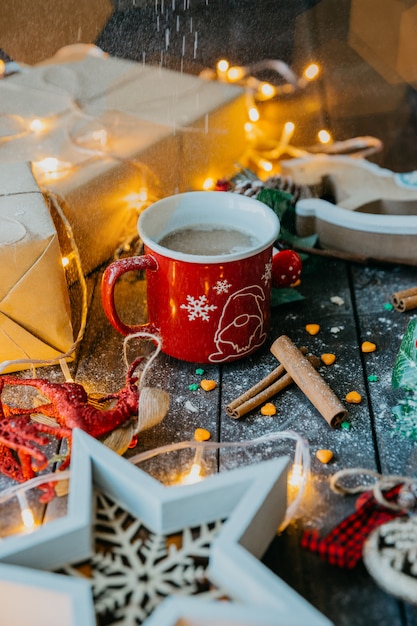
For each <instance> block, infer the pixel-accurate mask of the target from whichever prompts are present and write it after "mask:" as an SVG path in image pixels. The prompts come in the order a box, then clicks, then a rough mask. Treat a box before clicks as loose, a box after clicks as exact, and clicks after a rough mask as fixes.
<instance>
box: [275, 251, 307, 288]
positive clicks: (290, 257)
mask: <svg viewBox="0 0 417 626" xmlns="http://www.w3.org/2000/svg"><path fill="white" fill-rule="evenodd" d="M302 266H303V264H302V261H301V259H300V256H299V255H298V254H297V253H296V252H294V250H281V251H280V252H277V253H276V254H274V256H273V257H272V286H273V287H289V286H290V285H293V284H294V283H296V282H297V280H298V279H299V278H300V276H301V270H302Z"/></svg>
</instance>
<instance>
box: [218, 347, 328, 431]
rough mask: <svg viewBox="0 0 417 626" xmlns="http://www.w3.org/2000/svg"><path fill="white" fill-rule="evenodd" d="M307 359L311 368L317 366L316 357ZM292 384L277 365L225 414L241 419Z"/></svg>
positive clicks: (282, 369) (304, 351)
mask: <svg viewBox="0 0 417 626" xmlns="http://www.w3.org/2000/svg"><path fill="white" fill-rule="evenodd" d="M302 350H303V352H302V354H305V353H306V349H305V348H303V349H302ZM300 351H301V350H300ZM307 359H308V360H309V361H310V362H311V364H312V365H313V367H318V366H319V363H320V360H319V359H318V358H317V357H315V356H313V355H309V356H308V357H307ZM292 382H294V381H293V379H292V378H291V376H290V375H289V374H288V373H286V372H285V369H284V367H283V366H282V365H279V366H278V367H276V368H275V369H274V370H272V372H271V373H270V374H269V375H268V376H266V377H265V378H263V379H262V380H260V381H259V382H258V383H256V385H254V386H253V387H251V388H250V389H248V391H246V392H245V393H244V394H242V395H241V396H239V398H236V399H235V400H233V402H231V403H230V404H228V405H227V407H226V412H227V414H228V415H229V417H233V418H234V419H239V417H243V416H244V415H246V414H247V413H250V411H252V410H253V409H256V407H258V406H260V405H261V404H264V403H265V402H267V400H269V399H270V398H272V396H275V395H276V394H277V393H279V392H280V391H282V390H283V389H285V388H286V387H288V385H290V384H291V383H292ZM257 392H258V393H257Z"/></svg>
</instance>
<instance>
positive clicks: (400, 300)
mask: <svg viewBox="0 0 417 626" xmlns="http://www.w3.org/2000/svg"><path fill="white" fill-rule="evenodd" d="M391 302H392V304H393V305H394V309H395V310H396V311H399V312H400V313H404V311H411V310H412V309H416V308H417V287H411V289H404V290H403V291H397V292H396V293H393V294H392V296H391Z"/></svg>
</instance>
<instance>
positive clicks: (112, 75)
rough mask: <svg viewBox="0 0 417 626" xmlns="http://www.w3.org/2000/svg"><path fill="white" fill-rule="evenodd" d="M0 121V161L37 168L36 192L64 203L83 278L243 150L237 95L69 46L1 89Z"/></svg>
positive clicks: (241, 101) (229, 88)
mask: <svg viewBox="0 0 417 626" xmlns="http://www.w3.org/2000/svg"><path fill="white" fill-rule="evenodd" d="M75 52H77V55H75ZM74 58H76V59H77V60H74ZM0 114H3V116H2V117H3V123H5V122H6V120H8V122H9V126H10V136H9V137H8V141H7V142H3V145H2V147H1V151H0V161H3V162H5V161H7V162H12V161H14V162H17V161H31V162H33V172H34V175H35V178H36V180H37V182H38V184H39V185H40V186H41V187H42V188H44V189H46V190H48V191H50V192H53V193H54V194H56V196H57V197H58V198H59V199H60V201H61V205H62V208H63V209H64V212H65V214H66V217H67V218H68V219H69V221H70V223H71V225H72V228H73V231H74V236H75V240H76V242H77V245H78V248H79V251H80V255H81V260H82V264H83V269H84V272H85V273H89V272H90V271H92V270H93V269H95V268H96V267H98V266H99V265H100V264H102V263H104V262H106V261H107V260H108V259H109V258H111V256H112V255H113V253H114V251H115V250H116V249H117V248H118V247H119V246H120V244H121V243H122V242H123V241H125V240H126V238H128V237H129V235H130V236H131V235H133V234H134V233H135V232H136V220H137V216H138V212H140V211H141V210H143V209H144V208H146V206H148V204H149V203H150V202H152V201H154V200H156V199H159V198H160V197H162V196H166V195H171V194H174V193H177V192H181V191H187V190H190V189H202V185H203V182H204V180H205V179H206V178H211V179H213V180H214V181H215V180H216V179H218V178H222V177H224V176H225V175H227V174H228V173H231V172H232V171H233V170H234V164H235V163H236V161H238V160H239V158H240V156H241V155H242V153H243V151H244V148H245V134H244V123H245V121H246V103H245V96H244V91H243V89H242V88H241V87H237V86H235V85H228V84H224V83H220V82H217V81H206V80H203V79H201V78H198V77H196V76H192V75H189V74H185V73H180V72H176V71H172V70H168V69H165V68H161V67H153V66H148V65H144V64H141V63H136V62H133V61H128V60H124V59H118V58H114V57H110V56H107V55H105V54H103V53H101V54H100V52H99V51H98V49H96V48H94V47H93V48H92V49H91V48H89V47H86V53H85V54H84V56H83V57H81V58H80V54H79V47H78V48H77V50H76V51H75V49H74V48H73V47H71V46H69V47H68V49H64V50H63V51H60V53H58V54H57V55H56V56H55V57H53V58H52V59H49V60H48V61H45V62H43V63H42V64H40V65H37V66H31V67H23V70H22V72H20V73H17V74H15V75H13V76H10V77H8V78H7V79H5V80H3V81H0ZM3 135H4V132H3ZM92 225H93V226H94V227H93V228H92Z"/></svg>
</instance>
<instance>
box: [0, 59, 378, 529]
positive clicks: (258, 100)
mask: <svg viewBox="0 0 417 626" xmlns="http://www.w3.org/2000/svg"><path fill="white" fill-rule="evenodd" d="M5 67H6V66H5V64H4V62H3V61H0V78H2V76H5ZM265 71H269V72H274V73H275V74H276V75H278V76H279V77H280V79H281V81H280V83H279V84H273V83H272V82H267V81H264V80H261V79H258V78H256V75H257V74H260V73H262V72H265ZM320 73H321V69H320V66H319V65H318V64H317V63H311V64H309V65H308V66H307V67H306V68H305V70H304V72H303V74H302V76H301V77H299V76H297V75H296V74H295V73H294V72H293V71H292V69H291V68H290V67H289V66H288V65H287V64H286V63H284V62H283V61H280V60H266V61H262V62H259V63H255V64H252V65H249V66H233V65H230V63H229V62H228V61H227V60H226V59H221V60H219V61H218V63H217V65H216V68H215V69H214V70H205V71H204V72H202V73H201V74H200V77H201V78H202V79H204V80H217V81H221V82H227V83H232V84H236V85H241V86H242V87H243V88H244V91H245V98H246V106H247V120H246V122H245V126H244V131H245V136H246V141H247V149H246V151H245V154H244V155H242V159H243V160H248V161H250V162H251V163H253V164H255V166H256V167H257V169H258V171H260V172H261V174H263V175H270V174H273V173H274V172H277V171H279V162H280V159H281V158H282V157H283V155H285V156H286V157H288V156H289V157H301V156H305V155H307V154H311V152H320V151H321V152H325V151H326V150H327V148H326V146H331V145H332V144H334V142H333V138H332V136H331V133H330V132H329V131H328V130H327V129H325V128H321V129H319V130H318V131H317V141H318V145H317V146H315V147H313V150H307V149H304V148H299V147H297V146H294V145H292V139H293V136H294V133H295V130H296V125H295V122H294V121H292V120H287V121H286V122H285V123H284V124H283V127H282V131H281V135H280V137H279V139H278V140H277V141H275V142H272V145H271V141H269V142H268V148H267V149H265V148H262V149H261V148H260V147H259V146H260V145H262V143H263V141H262V140H263V139H264V131H263V130H262V127H261V125H260V124H259V122H260V121H261V117H262V116H261V111H260V107H259V104H262V103H264V102H266V101H268V100H272V99H276V100H277V102H278V103H279V98H280V97H283V96H291V95H295V94H297V93H299V92H301V91H303V90H304V89H306V87H307V85H308V84H310V83H311V82H312V81H315V80H317V79H318V78H319V77H320ZM11 116H12V115H11ZM11 116H9V121H10V118H11ZM12 117H13V116H12ZM13 121H14V122H16V124H15V127H14V130H13V132H11V134H10V135H7V132H6V133H3V134H2V133H0V144H1V143H2V142H5V141H12V140H13V139H14V138H18V137H19V138H20V137H22V136H24V135H26V134H33V135H36V136H39V137H41V136H42V135H44V134H46V133H48V132H49V131H50V129H51V126H53V125H56V124H59V119H56V118H55V117H53V118H45V119H41V118H28V119H26V120H23V119H19V120H13ZM0 122H1V120H0ZM16 128H18V130H16ZM84 139H85V138H84ZM87 139H88V141H84V142H78V143H76V148H78V149H79V150H80V151H81V152H83V153H84V154H85V155H87V156H89V157H91V158H92V159H97V158H100V157H106V158H109V157H111V158H114V159H115V160H116V161H121V160H123V159H121V158H120V157H119V156H118V155H117V154H113V153H112V151H111V150H110V147H109V136H108V132H107V130H106V128H104V127H103V128H98V127H95V128H94V129H93V131H92V132H91V134H90V135H89V136H88V138H87ZM361 139H362V141H361ZM350 141H351V142H352V141H353V143H354V147H355V148H356V149H357V150H360V149H362V150H374V151H375V150H377V149H379V143H378V140H373V138H356V139H355V140H350ZM339 144H340V145H339ZM345 144H346V142H337V146H336V150H341V151H342V150H343V149H344V148H345V147H346V145H345ZM129 162H130V163H132V162H133V161H129ZM83 163H84V164H85V162H81V163H80V164H74V163H71V162H67V161H64V160H60V159H59V158H57V157H52V156H48V155H45V157H43V158H39V159H38V160H36V161H34V162H33V164H32V165H33V170H34V174H35V177H36V178H37V180H38V182H39V184H41V185H42V186H43V187H45V188H47V187H48V182H51V181H55V180H58V179H59V178H61V177H63V176H67V175H69V174H70V173H72V172H74V171H76V170H77V169H78V168H79V167H83ZM139 165H140V164H139ZM215 183H216V181H214V180H213V179H211V178H210V177H207V178H206V179H205V181H204V183H203V185H202V188H203V190H211V189H213V188H214V187H215ZM125 200H126V203H127V205H128V206H129V207H130V208H131V209H133V210H135V211H137V212H140V211H142V210H143V209H145V208H146V207H147V206H148V205H149V204H150V203H152V202H153V201H154V200H155V198H154V196H153V195H152V193H150V191H149V189H148V188H147V187H146V185H144V184H142V183H141V184H140V186H139V188H137V189H134V190H132V192H131V193H130V194H128V197H126V198H125ZM74 258H75V259H76V260H77V262H78V264H79V262H80V261H79V255H78V253H76V254H69V255H67V256H63V257H62V264H63V266H64V267H68V266H69V265H70V263H71V262H72V260H73V259H74ZM78 269H79V273H80V275H82V268H78ZM83 285H84V282H83ZM84 292H85V290H84ZM85 299H86V298H85V296H84V300H85ZM83 311H84V314H83V324H82V329H81V331H80V335H79V337H78V339H77V341H76V344H75V345H78V343H79V340H80V338H81V337H82V333H83V331H84V326H85V306H84V309H83ZM75 345H74V347H75ZM62 357H63V358H64V357H65V355H62ZM0 367H1V364H0ZM61 367H62V359H61ZM63 371H64V374H65V370H64V369H63ZM0 373H1V369H0ZM66 375H68V371H67V374H66ZM278 440H292V441H295V443H296V448H295V455H294V461H293V465H292V469H291V472H290V473H289V477H288V486H289V488H290V489H295V490H296V492H297V495H296V496H295V498H294V500H293V502H292V503H291V504H289V506H288V509H287V517H286V523H288V521H290V519H291V517H293V515H294V514H295V511H296V509H297V507H298V506H299V503H300V500H301V497H302V495H303V493H304V490H305V487H306V484H307V480H308V475H309V470H310V456H309V449H308V444H307V442H306V441H305V440H303V439H302V438H301V437H300V436H299V435H297V433H293V432H290V431H283V432H274V433H270V434H269V435H266V436H265V437H260V438H258V439H254V440H249V441H240V442H230V443H218V442H204V443H198V442H189V441H188V442H180V443H175V444H172V445H170V446H164V447H162V448H157V449H155V450H150V451H148V452H144V453H141V454H138V455H136V456H135V457H133V458H132V459H131V462H133V463H135V464H139V463H141V462H143V461H144V460H146V459H148V458H151V457H153V456H156V455H161V454H166V453H168V452H172V451H174V450H178V449H182V448H191V449H194V451H195V452H194V459H193V462H192V463H191V466H190V467H189V468H188V469H187V468H186V469H185V471H184V473H183V477H182V479H181V484H184V485H185V484H189V483H191V482H195V481H197V480H202V479H203V478H204V475H203V470H202V468H203V457H204V453H205V451H206V450H213V449H219V448H222V447H242V446H249V445H251V446H253V445H257V444H259V443H262V442H266V441H268V442H271V441H278ZM68 478H69V473H68V472H56V473H51V474H47V475H44V476H38V477H36V478H34V479H31V480H29V481H27V482H26V483H24V484H21V485H17V486H13V487H11V488H10V489H6V490H5V491H4V492H3V493H2V494H1V495H0V503H4V502H6V501H8V500H9V499H11V498H17V501H18V503H19V506H20V511H21V518H22V524H23V526H22V529H23V532H28V531H32V530H34V528H35V527H36V525H35V522H34V517H33V513H32V512H31V509H30V506H29V504H28V500H27V497H26V493H27V492H28V491H29V490H31V489H34V488H36V487H37V486H39V485H40V484H43V483H46V482H48V481H51V480H53V481H56V482H58V481H60V480H67V479H68Z"/></svg>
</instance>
